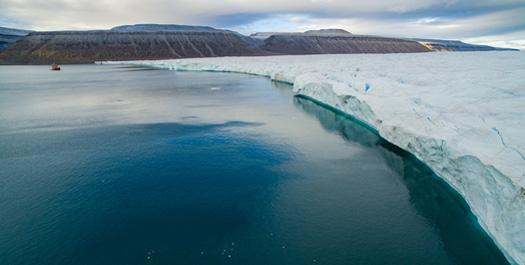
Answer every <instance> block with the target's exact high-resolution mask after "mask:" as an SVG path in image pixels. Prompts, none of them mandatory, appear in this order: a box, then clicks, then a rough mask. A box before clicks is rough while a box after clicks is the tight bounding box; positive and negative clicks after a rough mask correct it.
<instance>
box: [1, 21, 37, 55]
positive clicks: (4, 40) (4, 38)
mask: <svg viewBox="0 0 525 265" xmlns="http://www.w3.org/2000/svg"><path fill="white" fill-rule="evenodd" d="M29 32H31V31H29V30H21V29H11V28H4V27H0V52H2V51H3V50H5V49H7V48H9V47H10V46H13V45H14V44H15V43H16V42H17V41H18V40H21V39H23V38H24V37H25V36H26V35H27V34H29Z"/></svg>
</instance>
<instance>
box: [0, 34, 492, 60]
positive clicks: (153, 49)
mask: <svg viewBox="0 0 525 265" xmlns="http://www.w3.org/2000/svg"><path fill="white" fill-rule="evenodd" d="M0 33H1V31H0ZM0 36H1V35H0ZM19 38H20V37H19ZM495 49H496V48H493V47H490V46H479V45H469V44H465V43H462V42H457V41H436V40H415V39H399V38H386V37H379V36H365V35H354V34H351V33H349V32H347V31H345V30H341V29H323V30H313V31H306V32H304V33H257V34H254V35H252V36H251V37H248V36H244V35H241V34H239V33H237V32H233V31H228V30H219V29H214V28H211V27H200V26H181V25H157V24H139V25H126V26H119V27H115V28H113V29H111V30H96V31H56V32H31V33H29V34H28V35H27V36H25V37H24V38H23V39H21V40H19V41H18V42H17V44H16V45H13V46H11V47H9V48H7V49H6V50H5V51H3V52H1V53H0V64H51V63H53V62H56V63H59V64H64V63H93V62H95V61H106V60H107V61H122V60H142V59H150V60H154V59H176V58H195V57H219V56H262V55H283V54H341V53H413V52H429V51H467V50H468V51H472V50H495Z"/></svg>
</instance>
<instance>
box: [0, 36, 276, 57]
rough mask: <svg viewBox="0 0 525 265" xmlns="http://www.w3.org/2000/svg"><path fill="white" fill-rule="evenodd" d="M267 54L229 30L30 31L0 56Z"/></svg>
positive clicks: (211, 55)
mask: <svg viewBox="0 0 525 265" xmlns="http://www.w3.org/2000/svg"><path fill="white" fill-rule="evenodd" d="M265 54H268V53H267V52H264V51H262V50H260V49H259V48H257V47H256V46H254V45H252V44H250V43H248V42H247V41H246V40H245V39H244V38H243V37H242V36H241V35H239V34H235V33H233V32H228V31H166V32H159V31H157V32H146V31H145V32H123V31H80V32H74V31H72V32H33V33H30V34H29V35H27V36H26V37H25V38H24V39H22V40H20V41H19V42H18V43H17V44H16V45H14V46H12V47H10V48H8V49H6V50H5V51H4V52H2V53H0V63H2V64H51V63H53V62H57V63H93V62H95V61H99V60H141V59H171V58H190V57H214V56H249V55H265Z"/></svg>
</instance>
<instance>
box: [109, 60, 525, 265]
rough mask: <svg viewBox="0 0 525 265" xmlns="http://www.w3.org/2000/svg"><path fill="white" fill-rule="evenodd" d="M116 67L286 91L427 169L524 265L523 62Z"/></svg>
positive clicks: (216, 62)
mask: <svg viewBox="0 0 525 265" xmlns="http://www.w3.org/2000/svg"><path fill="white" fill-rule="evenodd" d="M113 63H115V62H113ZM117 63H118V62H117ZM120 63H121V64H122V63H124V64H140V65H148V66H153V67H160V68H168V69H171V70H185V71H202V70H204V71H225V72H238V73H248V74H255V75H262V76H267V77H269V78H271V79H273V80H277V81H282V82H287V83H291V84H293V85H294V91H295V92H296V93H297V94H299V95H301V96H303V97H307V98H311V99H314V100H316V101H319V102H322V103H324V104H327V105H329V106H331V107H333V108H335V109H338V110H340V111H342V112H345V113H348V114H350V115H352V116H354V117H356V118H357V119H359V120H361V121H362V122H364V123H366V124H368V125H369V126H370V127H371V128H373V129H375V130H377V132H378V133H379V134H380V135H381V136H382V137H383V138H385V139H386V140H388V141H389V142H391V143H393V144H395V145H397V146H399V147H401V148H403V149H405V150H407V151H408V152H410V153H412V154H414V155H415V156H416V157H417V158H418V159H420V160H421V161H423V162H424V163H425V164H427V165H428V166H429V167H430V168H432V169H433V171H434V172H435V173H436V174H437V175H438V176H440V177H441V178H443V179H444V180H445V181H447V182H448V183H449V184H450V186H452V187H453V188H454V189H456V190H457V191H458V192H459V194H461V195H462V196H463V198H464V199H465V200H466V201H467V203H468V204H469V205H470V207H471V209H472V212H473V213H474V214H475V215H476V216H477V217H478V221H479V223H480V225H481V226H482V227H483V228H484V229H485V231H487V233H488V234H489V235H490V236H491V237H492V238H493V239H494V241H495V242H496V244H497V245H498V246H499V247H500V249H501V250H502V251H503V253H504V254H505V255H506V256H507V258H508V259H509V261H510V262H511V263H518V264H522V265H525V229H524V227H525V188H524V187H525V53H524V52H468V53H467V52H465V53H419V54H349V55H308V56H304V55H303V56H273V57H223V58H201V59H181V60H164V61H135V62H120Z"/></svg>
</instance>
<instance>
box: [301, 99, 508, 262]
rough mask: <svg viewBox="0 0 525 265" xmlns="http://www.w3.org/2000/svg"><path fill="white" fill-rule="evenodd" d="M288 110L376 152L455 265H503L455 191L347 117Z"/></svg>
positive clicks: (310, 106)
mask: <svg viewBox="0 0 525 265" xmlns="http://www.w3.org/2000/svg"><path fill="white" fill-rule="evenodd" d="M294 105H295V106H296V107H297V108H300V109H302V110H303V111H304V112H306V113H308V114H309V115H311V116H314V117H316V118H317V120H318V121H319V123H320V124H321V125H322V127H323V128H324V129H326V130H327V131H329V132H333V133H337V134H338V135H340V136H341V137H342V138H344V139H345V140H347V141H351V142H356V143H359V144H361V145H363V146H366V147H379V148H378V149H379V150H381V152H382V155H383V156H384V158H385V161H386V162H387V164H388V166H389V167H390V168H391V169H392V170H393V171H394V172H396V173H397V174H398V175H399V176H400V177H401V178H402V180H403V183H404V184H405V185H406V187H407V188H408V190H409V194H410V199H409V200H410V203H411V204H412V205H413V207H414V208H415V209H416V210H417V212H418V214H419V215H420V216H422V217H424V218H425V220H426V222H427V223H428V224H429V225H430V226H431V227H433V228H434V229H435V232H436V233H437V234H438V236H439V237H440V238H441V241H442V244H443V248H444V250H445V251H446V252H447V255H448V256H449V257H450V259H451V260H452V261H453V262H455V263H458V264H508V262H507V260H506V259H505V257H504V256H503V254H502V253H501V252H500V251H499V249H498V248H497V247H496V246H495V244H494V242H493V241H492V239H491V238H489V237H488V235H487V234H486V233H485V232H484V231H483V230H482V229H481V227H480V226H479V224H478V223H477V219H476V217H475V216H474V215H473V214H472V212H471V211H470V208H469V206H468V205H467V204H466V202H465V201H464V199H463V198H461V197H460V196H459V194H458V193H457V192H455V191H454V190H452V188H451V187H450V186H448V184H446V183H445V182H444V181H443V180H442V179H440V178H439V177H437V176H436V175H435V174H434V173H433V172H432V171H431V170H430V169H429V168H428V167H427V166H425V165H424V164H423V163H421V162H420V161H418V160H417V159H415V158H414V157H413V156H412V155H410V154H408V153H407V152H405V151H403V150H401V149H400V148H398V147H396V146H393V145H392V144H390V143H388V142H386V141H385V140H384V139H382V138H380V137H379V136H377V135H376V134H375V133H374V132H372V131H370V130H368V129H366V128H365V127H363V126H362V125H360V124H358V122H356V121H355V120H353V119H352V118H351V117H349V116H348V115H345V114H343V113H338V112H336V111H333V110H329V109H327V108H324V107H322V106H319V105H318V104H316V103H314V102H313V101H310V100H307V99H304V98H300V97H295V98H294Z"/></svg>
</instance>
